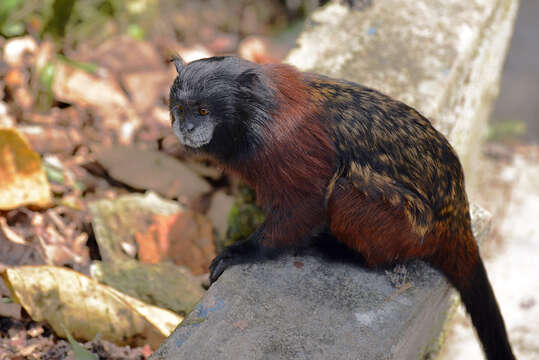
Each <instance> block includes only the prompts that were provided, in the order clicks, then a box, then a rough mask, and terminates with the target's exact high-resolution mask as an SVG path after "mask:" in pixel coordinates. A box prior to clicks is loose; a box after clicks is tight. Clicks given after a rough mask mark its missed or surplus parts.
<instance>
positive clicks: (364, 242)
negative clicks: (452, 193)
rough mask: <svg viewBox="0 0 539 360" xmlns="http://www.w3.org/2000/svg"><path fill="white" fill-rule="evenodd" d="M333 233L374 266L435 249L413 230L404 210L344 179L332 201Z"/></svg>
mask: <svg viewBox="0 0 539 360" xmlns="http://www.w3.org/2000/svg"><path fill="white" fill-rule="evenodd" d="M328 218H329V227H330V230H331V233H332V234H333V235H335V237H336V238H337V239H338V240H339V241H340V242H342V243H344V244H346V245H347V246H348V247H349V248H351V249H353V250H355V251H357V252H359V253H361V255H362V256H363V257H364V258H365V261H366V262H367V264H368V265H370V266H378V265H386V264H390V263H393V262H396V261H406V260H408V259H410V258H417V257H424V256H425V255H427V254H429V253H430V252H432V250H431V249H430V248H429V246H428V245H429V244H427V243H425V242H423V239H422V237H421V236H420V235H418V234H417V233H415V232H414V231H413V228H412V225H411V224H410V221H409V220H408V218H407V217H406V214H405V213H404V209H402V208H398V207H394V206H392V205H391V204H389V203H386V202H382V201H380V200H374V199H370V198H369V197H367V196H366V195H365V194H363V193H362V192H360V191H359V190H357V189H356V188H355V187H354V186H353V185H352V184H350V183H349V182H347V181H346V180H340V181H338V183H337V184H336V185H335V188H334V191H333V193H332V195H331V197H330V198H329V201H328Z"/></svg>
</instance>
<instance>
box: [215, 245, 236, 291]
mask: <svg viewBox="0 0 539 360" xmlns="http://www.w3.org/2000/svg"><path fill="white" fill-rule="evenodd" d="M227 250H228V248H227V249H225V250H224V251H222V252H221V253H220V254H219V255H217V256H216V257H215V258H214V259H213V260H212V262H211V265H210V285H211V284H213V283H214V282H215V281H216V280H217V279H219V276H221V274H222V273H223V272H224V271H225V270H226V268H228V267H229V266H231V265H234V262H233V261H232V260H233V258H234V257H233V255H232V254H231V253H230V251H227Z"/></svg>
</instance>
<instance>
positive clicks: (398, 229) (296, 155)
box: [233, 65, 478, 282]
mask: <svg viewBox="0 0 539 360" xmlns="http://www.w3.org/2000/svg"><path fill="white" fill-rule="evenodd" d="M265 69H266V73H267V74H268V77H269V78H270V79H271V81H272V83H273V86H274V89H275V90H276V93H277V94H278V110H277V111H276V113H275V114H274V121H272V122H271V124H270V126H271V127H270V128H268V129H267V133H266V143H265V144H264V145H263V146H262V148H261V149H260V150H259V152H258V153H257V154H256V155H255V156H254V157H253V158H252V159H251V160H250V161H249V164H243V166H242V167H241V168H240V169H233V170H235V171H236V172H238V173H239V175H240V176H241V177H242V178H244V179H245V180H246V181H247V182H248V183H249V184H251V185H252V186H253V187H254V188H255V190H256V192H257V194H258V196H259V198H258V201H259V203H260V204H261V205H262V206H263V207H265V208H267V209H270V211H269V212H268V217H267V220H266V228H265V236H264V245H266V246H272V247H279V246H282V245H288V246H290V245H300V244H301V242H302V241H303V240H306V239H307V238H308V237H309V236H310V234H311V232H312V231H313V230H314V229H315V228H316V227H319V226H320V225H323V224H329V227H330V230H331V231H332V233H333V234H334V235H335V236H336V237H337V239H338V240H339V241H341V242H343V243H344V244H346V245H347V246H349V247H350V248H352V249H354V250H356V251H358V252H359V253H361V254H362V255H363V256H364V257H365V259H366V261H367V263H368V264H369V265H370V266H380V265H386V264H388V263H392V262H395V261H405V260H408V259H412V258H423V259H426V260H429V261H430V262H431V263H433V264H434V265H435V266H437V267H439V268H440V269H441V270H443V271H444V272H445V273H447V275H448V276H449V277H450V279H451V280H452V281H453V282H463V281H464V279H466V277H467V275H468V274H469V272H470V271H471V269H472V267H473V265H474V264H475V262H476V258H478V250H477V247H476V245H475V240H474V238H473V236H472V235H471V233H470V232H469V231H466V230H465V229H466V228H467V226H466V225H465V224H462V226H461V227H462V229H463V231H462V233H460V232H455V230H454V229H455V228H459V225H458V224H457V225H455V226H449V224H447V223H443V222H442V223H436V225H435V226H434V227H433V229H432V230H431V231H429V232H428V233H427V234H426V235H425V237H424V238H423V239H421V238H420V237H419V236H418V235H417V233H416V232H414V231H413V229H412V225H411V224H410V222H409V219H408V218H407V217H406V215H405V213H404V209H403V208H402V207H395V206H392V205H391V204H389V203H387V202H381V201H378V200H373V199H369V198H368V197H367V196H366V195H364V194H363V193H362V192H360V191H359V190H358V189H356V188H355V187H354V186H353V185H351V184H349V183H346V182H344V181H339V182H338V183H337V184H336V185H335V188H334V190H333V193H332V194H331V197H330V198H329V201H328V203H327V209H326V208H325V206H324V197H325V196H326V191H327V190H328V185H329V184H330V181H331V179H332V177H333V174H334V172H335V161H336V152H335V149H334V145H333V143H332V142H331V141H330V139H329V136H328V134H327V132H326V131H325V129H324V127H323V125H322V123H321V122H320V115H319V111H317V110H318V109H317V104H316V102H313V100H312V96H310V94H309V93H308V91H307V90H308V89H307V87H306V83H305V81H304V79H303V75H302V74H301V73H299V72H298V71H297V70H295V69H294V68H292V67H290V66H287V65H266V66H265ZM266 145H267V146H266ZM306 164H308V166H307V165H306ZM468 227H469V225H468ZM447 254H458V256H447Z"/></svg>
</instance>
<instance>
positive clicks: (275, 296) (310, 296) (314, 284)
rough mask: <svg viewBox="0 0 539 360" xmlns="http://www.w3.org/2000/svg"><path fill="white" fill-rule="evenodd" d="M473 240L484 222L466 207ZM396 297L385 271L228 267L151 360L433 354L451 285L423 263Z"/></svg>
mask: <svg viewBox="0 0 539 360" xmlns="http://www.w3.org/2000/svg"><path fill="white" fill-rule="evenodd" d="M474 209H475V210H474V211H473V219H474V223H475V224H477V226H475V229H474V232H475V233H476V236H477V237H478V238H479V239H482V238H484V237H485V236H486V235H487V233H488V227H489V218H490V217H489V215H488V213H486V212H485V211H484V210H480V209H478V208H474ZM406 273H407V282H409V283H411V285H412V286H411V287H410V288H407V289H406V290H404V291H402V292H400V291H399V289H397V288H396V287H395V286H393V284H392V282H391V279H390V278H391V274H390V273H389V274H388V273H386V272H385V271H384V270H378V271H374V270H369V269H366V268H364V267H361V266H358V265H353V264H343V263H335V262H328V261H327V260H325V259H323V258H322V257H321V256H319V255H317V254H316V253H315V252H313V254H312V255H308V256H301V257H292V256H286V257H283V258H281V259H278V260H275V261H268V262H265V263H261V264H254V265H242V266H235V267H232V268H230V269H228V270H227V271H225V273H224V274H223V275H222V276H221V278H220V279H219V281H218V282H217V283H215V284H214V285H213V286H212V287H211V288H210V290H209V291H208V292H207V294H206V295H205V296H204V298H203V299H202V301H201V302H200V303H199V304H198V306H197V307H196V309H195V310H194V311H193V312H192V313H191V314H190V315H189V316H188V317H187V318H186V319H185V320H184V322H183V323H182V324H181V325H180V326H179V327H178V328H177V329H176V330H175V331H174V333H173V334H172V335H171V336H170V337H169V338H168V339H167V340H166V341H165V343H164V344H163V345H162V346H161V347H160V348H159V349H158V350H157V351H156V352H155V353H154V354H153V356H152V357H151V359H154V360H158V359H159V360H164V359H178V360H180V359H189V360H199V359H200V360H207V359H234V360H244V359H245V360H247V359H249V360H258V359H283V360H284V359H297V360H303V359H305V360H307V359H309V360H317V359H320V360H322V359H323V360H327V359H340V360H346V359H350V360H352V359H419V358H422V357H423V356H425V355H426V354H428V353H432V352H436V351H437V347H438V346H439V342H438V338H439V335H440V331H441V330H442V328H443V324H444V322H445V319H446V317H447V311H448V308H449V303H450V299H451V297H450V296H448V294H449V292H450V291H451V288H450V286H449V285H448V284H447V282H446V281H445V280H444V278H443V277H442V276H441V275H440V274H439V273H438V272H437V271H435V270H433V269H432V268H431V267H429V266H428V265H426V264H424V263H423V262H420V261H417V262H412V263H410V264H408V265H406Z"/></svg>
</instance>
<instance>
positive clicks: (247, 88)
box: [170, 57, 271, 160]
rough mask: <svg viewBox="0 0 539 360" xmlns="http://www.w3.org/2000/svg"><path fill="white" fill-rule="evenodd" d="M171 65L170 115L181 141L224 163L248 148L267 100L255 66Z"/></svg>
mask: <svg viewBox="0 0 539 360" xmlns="http://www.w3.org/2000/svg"><path fill="white" fill-rule="evenodd" d="M174 63H175V65H176V69H177V71H178V76H177V77H176V79H175V80H174V83H173V85H172V87H171V89H170V114H171V121H172V129H173V131H174V133H175V134H176V136H177V137H178V138H179V140H180V142H181V143H182V144H183V145H184V146H185V147H187V148H189V149H196V150H198V151H202V152H206V153H210V154H213V155H215V156H217V157H218V158H221V159H224V160H227V159H229V158H231V157H234V156H237V155H239V154H240V153H242V152H247V151H249V150H251V149H250V148H251V147H252V145H254V144H256V138H257V136H256V134H257V132H260V129H259V128H260V126H262V123H263V122H264V121H265V118H266V117H268V116H269V115H268V110H269V108H268V105H267V104H268V100H270V99H268V97H269V96H271V91H270V90H269V87H268V86H267V85H265V84H264V79H263V77H264V75H263V74H262V73H261V72H260V69H259V67H258V65H256V64H253V63H250V62H247V61H244V60H241V59H238V58H234V57H214V58H208V59H202V60H197V61H194V62H191V63H189V64H185V63H184V62H183V61H182V60H181V59H179V58H177V59H175V60H174ZM264 103H265V104H264ZM248 139H249V140H250V141H247V140H248ZM253 140H254V141H253Z"/></svg>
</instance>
